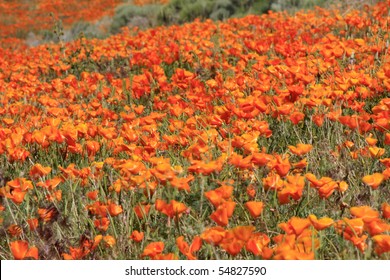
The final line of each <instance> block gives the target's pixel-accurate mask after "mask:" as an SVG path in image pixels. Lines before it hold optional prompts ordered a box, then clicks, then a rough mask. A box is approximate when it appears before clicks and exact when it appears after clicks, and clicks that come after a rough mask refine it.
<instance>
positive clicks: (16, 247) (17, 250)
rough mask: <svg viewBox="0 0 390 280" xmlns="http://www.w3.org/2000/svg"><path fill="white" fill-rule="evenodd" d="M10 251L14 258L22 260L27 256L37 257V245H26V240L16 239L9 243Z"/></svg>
mask: <svg viewBox="0 0 390 280" xmlns="http://www.w3.org/2000/svg"><path fill="white" fill-rule="evenodd" d="M10 245H11V252H12V255H13V256H14V258H15V260H23V259H27V258H33V259H35V260H37V259H38V249H37V247H30V248H29V246H28V242H27V241H23V240H18V241H14V242H11V243H10Z"/></svg>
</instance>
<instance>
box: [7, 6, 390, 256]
mask: <svg viewBox="0 0 390 280" xmlns="http://www.w3.org/2000/svg"><path fill="white" fill-rule="evenodd" d="M359 7H360V9H352V8H351V9H344V10H343V11H342V12H341V10H330V9H323V8H314V9H311V10H307V11H305V12H303V11H301V12H297V13H295V14H293V15H289V14H287V13H285V12H284V13H283V12H280V13H279V12H270V13H268V14H264V15H249V16H246V17H242V18H231V19H228V20H225V21H211V20H205V21H200V20H195V21H194V22H190V23H186V24H182V25H172V26H160V27H155V28H152V29H146V30H140V29H139V28H136V27H135V28H130V29H123V30H122V32H121V33H118V34H116V35H113V36H110V37H108V38H106V39H103V40H100V39H87V38H85V37H83V36H80V37H79V38H78V39H77V40H74V41H72V42H67V43H65V42H63V41H62V40H61V36H60V33H61V28H60V27H58V29H57V34H58V38H57V39H58V40H57V41H58V43H51V44H42V45H39V46H36V47H27V46H24V45H19V46H18V47H16V48H11V47H6V46H5V45H4V46H3V47H1V48H0V199H1V202H0V236H1V238H0V258H1V259H31V258H32V259H206V260H208V259H245V260H248V259H319V260H325V259H332V260H337V259H369V260H371V259H383V260H388V259H389V258H390V253H389V252H390V235H389V232H390V224H389V219H390V204H389V203H390V202H389V201H390V183H389V182H390V180H389V178H390V149H389V147H390V94H389V92H390V60H389V54H388V52H389V39H390V38H389V31H390V29H389V28H390V27H389V19H390V17H389V12H390V11H389V7H390V2H389V1H383V2H379V3H378V4H376V5H364V6H363V5H362V6H359ZM7 40H8V41H9V39H7Z"/></svg>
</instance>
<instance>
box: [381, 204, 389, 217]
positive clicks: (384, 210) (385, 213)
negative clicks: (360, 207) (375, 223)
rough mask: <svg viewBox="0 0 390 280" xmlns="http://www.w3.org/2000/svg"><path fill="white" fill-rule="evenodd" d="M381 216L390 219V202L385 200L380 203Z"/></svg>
mask: <svg viewBox="0 0 390 280" xmlns="http://www.w3.org/2000/svg"><path fill="white" fill-rule="evenodd" d="M382 216H383V218H385V219H390V204H388V203H387V202H384V203H383V204H382Z"/></svg>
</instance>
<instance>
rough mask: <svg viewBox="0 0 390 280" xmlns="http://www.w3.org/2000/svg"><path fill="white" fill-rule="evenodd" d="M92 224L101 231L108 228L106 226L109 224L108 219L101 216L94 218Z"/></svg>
mask: <svg viewBox="0 0 390 280" xmlns="http://www.w3.org/2000/svg"><path fill="white" fill-rule="evenodd" d="M93 224H94V225H95V227H96V228H97V229H99V230H101V231H106V230H107V229H108V226H109V225H110V220H109V219H108V218H106V217H103V218H100V219H98V220H94V221H93Z"/></svg>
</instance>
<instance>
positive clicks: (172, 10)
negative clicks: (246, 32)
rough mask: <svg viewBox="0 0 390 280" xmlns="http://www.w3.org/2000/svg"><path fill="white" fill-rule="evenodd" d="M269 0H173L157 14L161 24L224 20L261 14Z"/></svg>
mask: <svg viewBox="0 0 390 280" xmlns="http://www.w3.org/2000/svg"><path fill="white" fill-rule="evenodd" d="M270 3H271V0H244V1H238V0H190V1H187V0H173V1H170V2H169V4H167V5H165V6H164V7H163V9H162V10H161V13H160V14H159V15H158V19H159V22H160V23H162V24H178V23H184V22H188V21H192V20H194V19H196V18H200V19H201V20H205V19H208V18H210V19H212V20H224V19H227V18H230V17H237V16H243V15H246V14H248V13H256V14H261V13H264V12H266V11H267V10H268V9H269V7H270Z"/></svg>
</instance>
